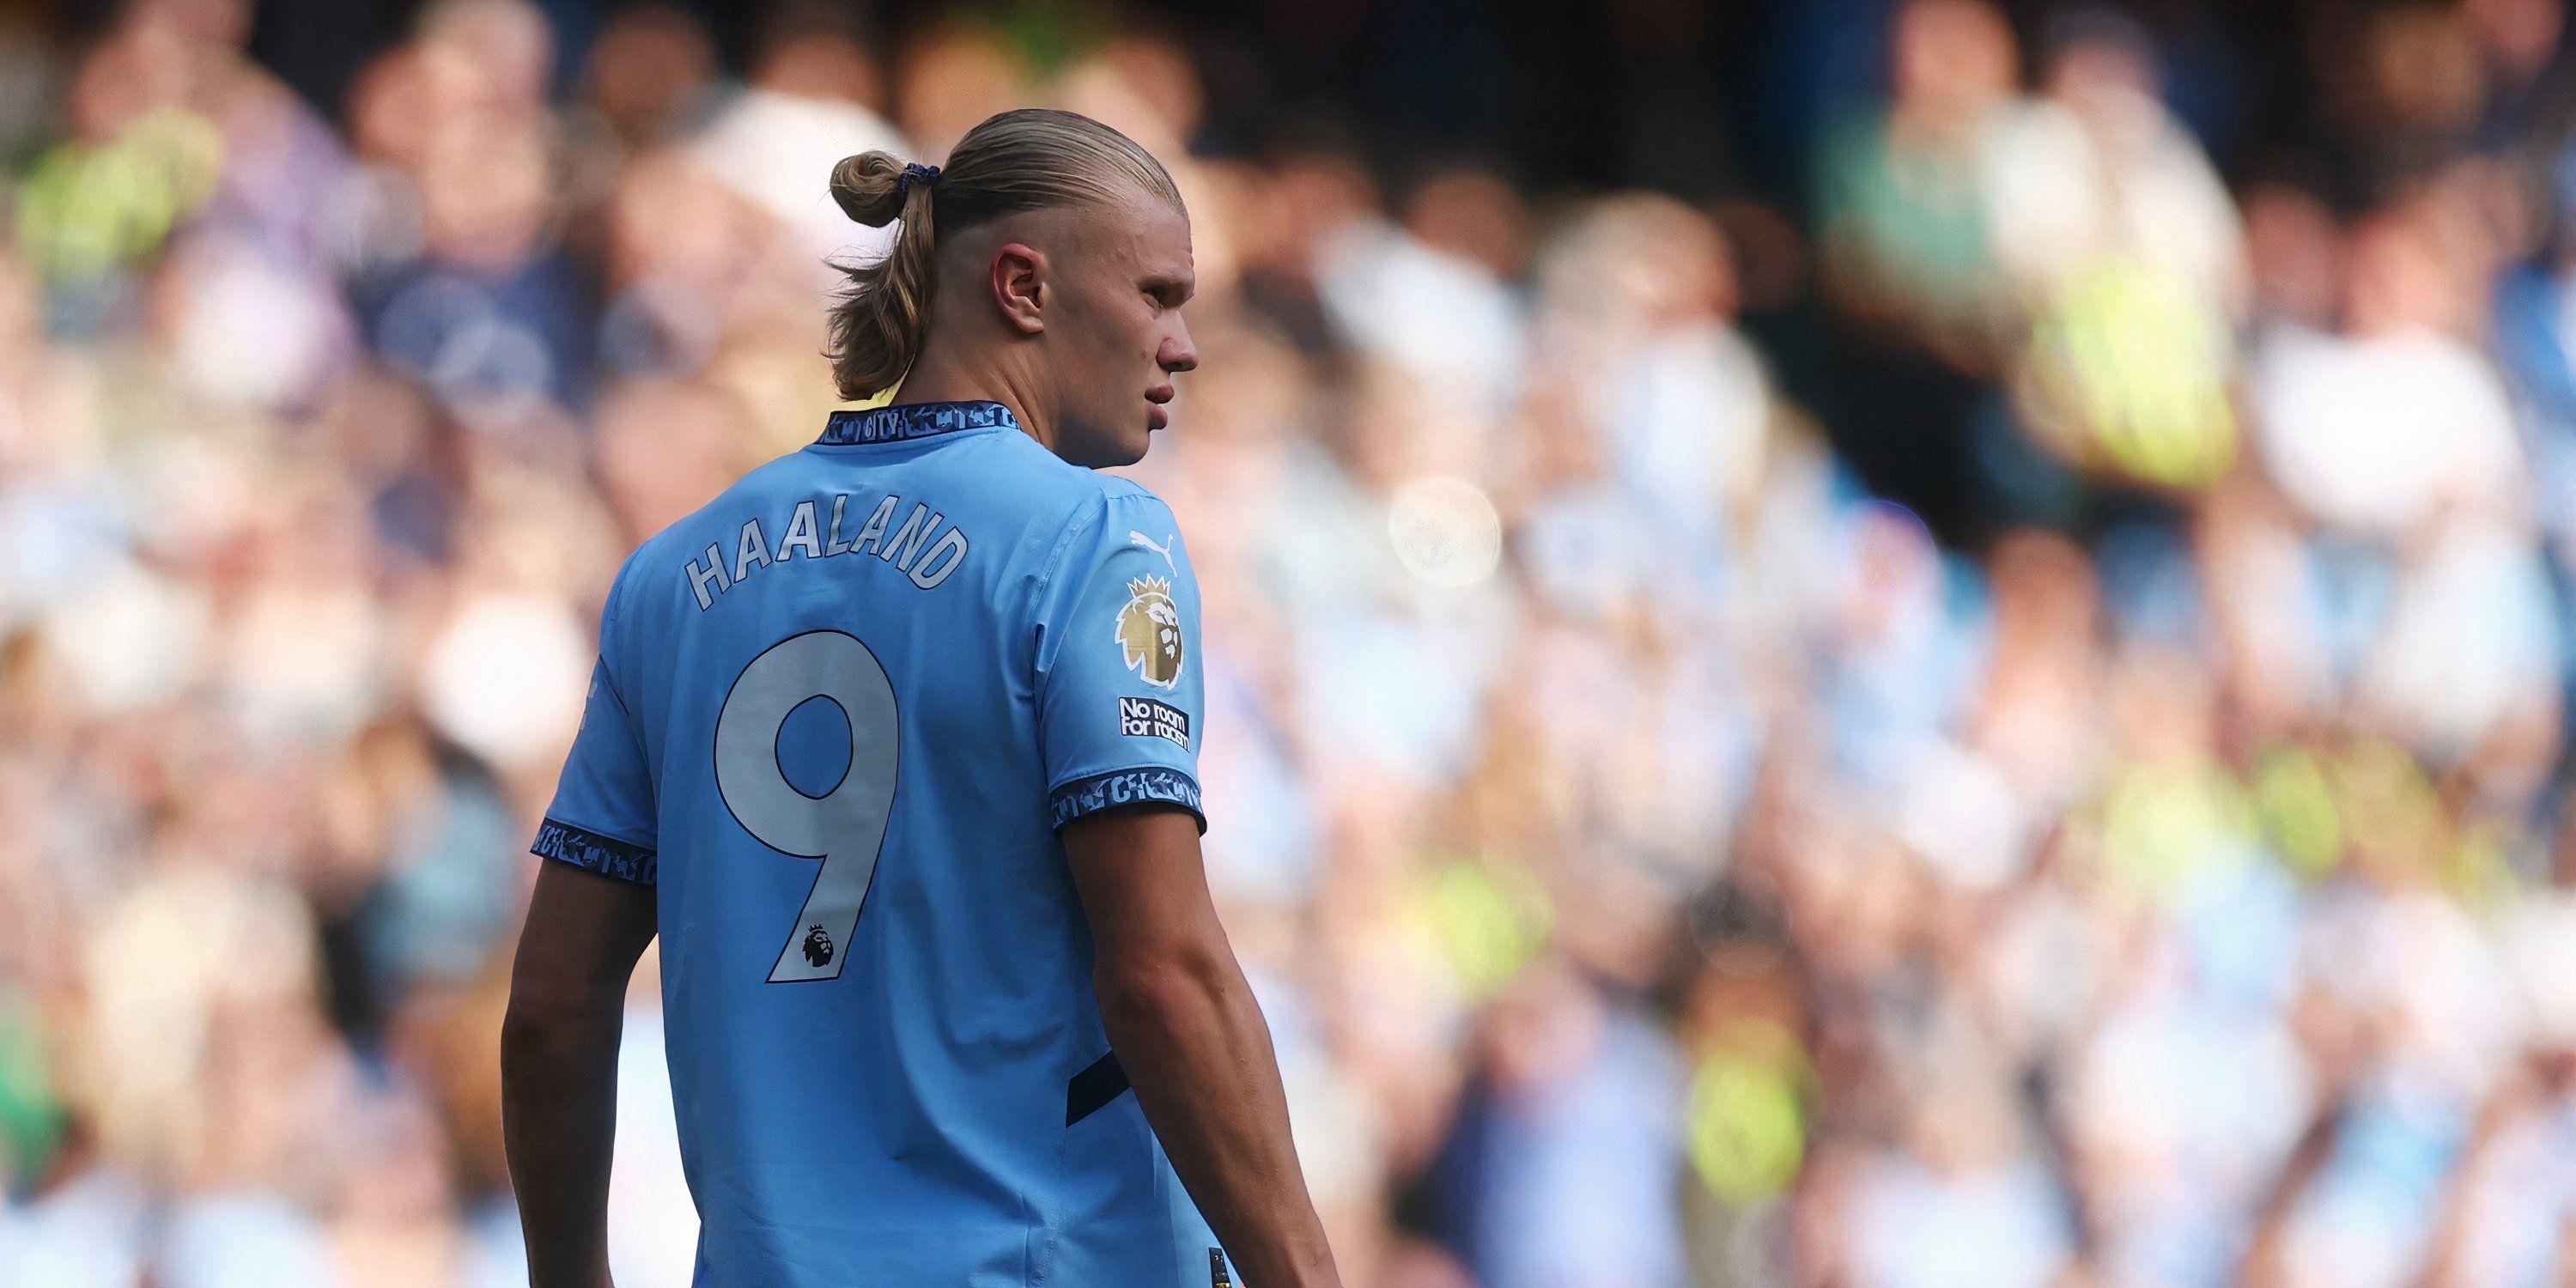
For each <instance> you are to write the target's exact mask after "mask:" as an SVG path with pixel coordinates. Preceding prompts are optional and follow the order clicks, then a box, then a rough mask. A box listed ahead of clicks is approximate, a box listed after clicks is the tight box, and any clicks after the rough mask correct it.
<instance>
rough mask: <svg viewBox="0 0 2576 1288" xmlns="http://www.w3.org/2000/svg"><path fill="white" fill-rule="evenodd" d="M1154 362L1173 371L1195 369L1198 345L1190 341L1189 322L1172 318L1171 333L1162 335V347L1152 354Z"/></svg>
mask: <svg viewBox="0 0 2576 1288" xmlns="http://www.w3.org/2000/svg"><path fill="white" fill-rule="evenodd" d="M1154 362H1155V363H1156V364H1157V365H1159V366H1160V367H1162V369H1163V370H1165V371H1170V372H1175V373H1178V372H1183V371H1192V370H1196V369H1197V367H1198V365H1199V347H1198V346H1197V345H1196V344H1193V343H1191V342H1190V324H1189V323H1187V322H1183V321H1181V320H1180V319H1179V318H1174V319H1172V333H1171V334H1170V335H1167V336H1164V337H1163V347H1162V349H1161V350H1160V351H1158V352H1156V353H1155V354H1154Z"/></svg>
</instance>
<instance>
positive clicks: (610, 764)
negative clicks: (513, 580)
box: [528, 578, 658, 885]
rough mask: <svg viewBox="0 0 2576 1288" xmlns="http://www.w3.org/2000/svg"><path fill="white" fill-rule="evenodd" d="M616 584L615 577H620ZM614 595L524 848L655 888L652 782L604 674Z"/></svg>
mask: <svg viewBox="0 0 2576 1288" xmlns="http://www.w3.org/2000/svg"><path fill="white" fill-rule="evenodd" d="M621 580H622V578H621ZM617 601H618V596H617V594H616V593H615V592H614V591H612V592H611V593H610V595H609V607H608V610H607V612H606V613H604V614H602V618H601V621H600V626H599V631H600V657H599V660H598V661H597V662H596V663H594V664H593V665H592V667H591V670H590V697H589V699H588V700H587V701H586V702H585V703H584V704H583V706H582V712H581V732H579V733H577V734H575V735H573V742H572V754H571V755H569V756H568V757H566V758H565V760H564V768H563V776H562V777H561V778H560V779H558V780H556V784H555V798H554V803H553V804H552V805H549V806H547V808H546V819H545V822H544V823H543V824H542V825H541V826H539V827H538V829H537V839H536V841H535V843H534V844H531V845H530V846H529V847H528V849H529V851H530V852H532V853H534V854H536V855H538V856H539V857H541V858H548V859H554V860H557V861H558V862H563V863H569V864H572V865H573V866H574V867H578V868H588V869H589V870H591V871H593V872H597V873H600V874H602V875H604V876H611V877H615V878H617V879H619V880H621V881H632V882H635V883H637V884H639V885H652V884H653V883H654V858H655V848H656V847H655V840H656V836H657V833H658V827H657V823H656V818H657V815H656V812H655V808H654V791H653V777H652V772H651V770H650V769H649V768H648V767H647V764H646V761H645V758H644V744H643V740H642V738H641V737H640V736H639V734H638V732H637V729H636V725H635V721H634V718H633V717H632V716H631V715H630V714H629V713H628V711H627V708H626V702H625V699H624V698H623V697H622V696H620V694H619V693H618V689H617V680H616V676H615V674H614V672H613V671H612V670H611V669H610V667H609V664H608V659H609V657H610V655H611V651H612V646H611V643H610V636H611V633H612V632H613V631H614V630H615V628H616V618H617Z"/></svg>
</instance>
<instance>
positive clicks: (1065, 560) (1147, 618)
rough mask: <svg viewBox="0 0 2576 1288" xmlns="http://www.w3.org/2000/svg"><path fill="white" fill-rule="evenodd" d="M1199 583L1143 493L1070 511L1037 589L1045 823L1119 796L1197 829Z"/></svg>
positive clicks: (1162, 515)
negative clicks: (1163, 808) (1160, 808)
mask: <svg viewBox="0 0 2576 1288" xmlns="http://www.w3.org/2000/svg"><path fill="white" fill-rule="evenodd" d="M1200 676H1201V668H1200V657H1199V588H1198V579H1197V577H1195V576H1194V575H1192V573H1191V572H1190V560H1189V553H1188V552H1187V551H1186V550H1184V549H1183V548H1182V546H1181V537H1180V525H1179V523H1177V522H1176V521H1175V520H1174V519H1173V518H1172V512H1171V510H1170V509H1169V508H1168V507H1166V506H1165V505H1164V504H1163V503H1162V502H1161V501H1159V500H1156V499H1155V498H1154V497H1153V496H1151V495H1150V494H1145V493H1124V494H1113V495H1109V496H1105V497H1103V498H1102V499H1101V501H1100V502H1099V503H1098V504H1097V505H1095V506H1089V507H1086V512H1085V513H1084V514H1081V515H1077V516H1076V518H1075V519H1074V521H1073V524H1072V525H1071V527H1070V528H1069V529H1068V530H1067V532H1066V535H1065V539H1064V541H1063V543H1062V544H1061V545H1060V546H1059V547H1058V549H1057V553H1056V557H1055V559H1054V561H1053V563H1052V565H1051V567H1050V570H1049V572H1048V574H1047V577H1046V579H1045V580H1044V581H1043V582H1042V583H1041V585H1040V588H1039V591H1038V649H1037V704H1038V751H1039V756H1040V758H1041V759H1042V760H1043V761H1044V763H1045V768H1046V776H1047V812H1048V817H1049V819H1050V821H1051V822H1052V824H1053V826H1056V827H1059V828H1060V827H1063V826H1064V825H1065V824H1067V823H1070V822H1072V821H1073V820H1075V819H1077V818H1081V817H1082V816H1084V815H1086V814H1091V813H1094V812H1097V811H1099V810H1104V809H1110V808H1113V807H1116V806H1121V805H1136V804H1163V805H1169V806H1173V807H1176V808H1180V809H1185V810H1188V811H1189V812H1190V813H1191V814H1192V815H1193V816H1195V818H1196V819H1197V822H1198V825H1199V830H1200V831H1201V832H1205V831H1206V830H1207V815H1206V813H1205V812H1204V811H1202V809H1201V808H1200V804H1199V779H1198V740H1199V737H1200V735H1201V734H1202V732H1203V730H1202V729H1201V727H1200V714H1201V712H1202V711H1203V710H1204V709H1205V704H1204V702H1203V699H1202V693H1203V689H1202V687H1201V684H1200Z"/></svg>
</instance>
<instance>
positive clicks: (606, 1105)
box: [501, 863, 653, 1288]
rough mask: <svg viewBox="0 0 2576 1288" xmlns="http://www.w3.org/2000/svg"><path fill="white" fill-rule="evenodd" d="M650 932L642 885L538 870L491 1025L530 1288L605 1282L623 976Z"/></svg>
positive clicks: (554, 866) (551, 867) (579, 1287)
mask: <svg viewBox="0 0 2576 1288" xmlns="http://www.w3.org/2000/svg"><path fill="white" fill-rule="evenodd" d="M652 939H653V887H651V886H648V885H636V884H632V883H630V882H625V881H620V880H617V879H616V878H614V877H607V876H601V875H599V874H597V873H593V872H587V871H584V870H582V869H580V868H576V867H573V866H570V865H569V864H563V863H548V864H544V865H542V866H541V867H539V869H538V871H537V888H536V894H535V897H534V898H533V899H532V900H531V901H530V902H529V905H528V921H527V925H526V926H525V927H524V928H523V929H522V930H521V931H520V934H519V954H518V960H517V961H516V962H515V963H514V964H513V965H512V967H511V971H510V1010H509V1016H508V1018H507V1019H505V1020H504V1021H503V1022H502V1025H501V1121H502V1131H503V1138H504V1143H505V1145H506V1147H507V1149H508V1152H509V1158H510V1182H511V1186H512V1188H513V1189H515V1190H516V1191H517V1192H518V1197H519V1221H520V1224H521V1225H522V1226H523V1227H524V1229H525V1232H526V1235H527V1242H528V1282H529V1285H530V1288H602V1286H603V1285H605V1284H607V1283H608V1281H609V1280H608V1163H609V1149H610V1144H611V1138H612V1137H613V1136H614V1134H615V1131H616V1125H617V1041H618V1035H619V1030H620V1027H621V1020H622V1018H623V1016H624V1014H625V1007H626V985H627V980H628V978H629V977H630V976H632V975H633V974H634V971H635V961H636V958H638V957H639V956H641V955H642V954H643V952H644V946H645V945H646V944H647V943H650V942H652Z"/></svg>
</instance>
